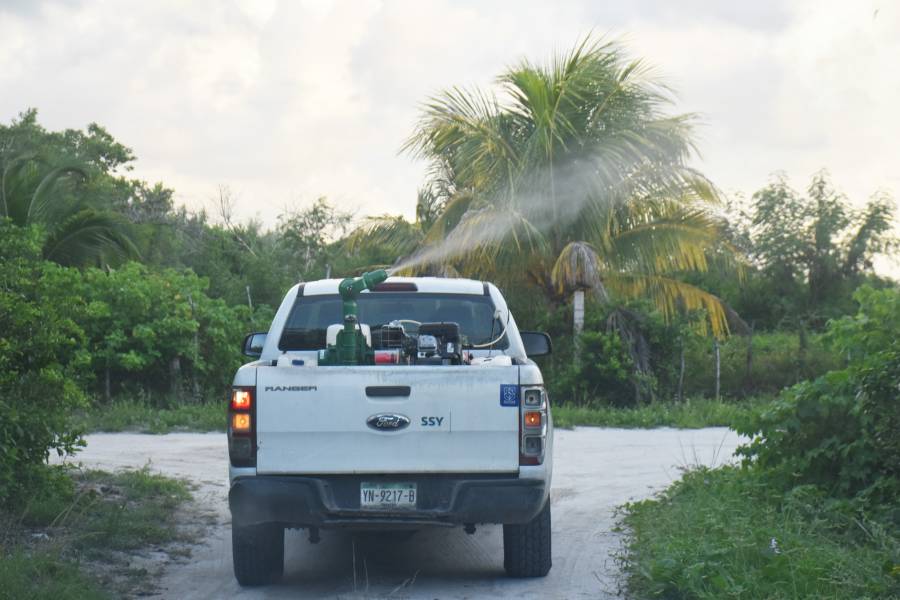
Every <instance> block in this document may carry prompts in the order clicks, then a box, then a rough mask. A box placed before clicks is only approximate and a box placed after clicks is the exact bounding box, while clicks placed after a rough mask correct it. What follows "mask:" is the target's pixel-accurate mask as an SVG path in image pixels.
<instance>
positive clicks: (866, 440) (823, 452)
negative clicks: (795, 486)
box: [738, 287, 900, 495]
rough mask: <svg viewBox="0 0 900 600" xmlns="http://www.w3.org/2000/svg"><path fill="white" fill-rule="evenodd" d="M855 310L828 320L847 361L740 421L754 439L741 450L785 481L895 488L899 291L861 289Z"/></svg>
mask: <svg viewBox="0 0 900 600" xmlns="http://www.w3.org/2000/svg"><path fill="white" fill-rule="evenodd" d="M855 298H856V300H857V302H859V304H860V307H859V312H858V314H857V315H856V316H852V317H844V318H842V319H839V320H837V321H833V322H832V323H830V324H829V328H828V338H829V341H830V343H831V344H833V345H834V346H835V347H836V348H837V349H838V351H839V352H840V353H841V354H842V355H844V356H846V357H847V361H848V363H847V366H846V368H843V369H840V370H835V371H831V372H829V373H827V374H826V375H823V376H822V377H819V378H818V379H816V380H814V381H810V382H804V383H801V384H798V385H797V386H795V387H794V388H792V389H790V390H789V391H788V392H787V393H785V394H784V396H783V398H782V399H781V400H780V401H779V402H777V403H776V404H775V405H774V407H773V409H772V410H770V411H766V412H764V413H763V414H762V415H760V416H758V417H756V418H753V419H750V420H749V421H748V422H747V423H745V424H744V425H742V426H741V427H739V428H738V429H739V431H740V432H741V433H743V434H745V435H749V436H753V441H752V443H751V444H749V445H748V446H746V447H744V448H743V449H742V450H741V452H742V453H743V454H744V455H745V456H746V457H747V458H748V460H750V461H753V462H754V463H755V464H756V465H758V466H759V467H761V468H763V469H767V470H769V471H771V472H773V473H776V474H779V475H781V476H782V477H784V478H785V479H787V480H788V481H789V482H790V483H812V484H817V485H820V486H823V487H825V488H826V489H828V490H829V491H830V492H831V493H836V494H841V495H852V494H856V493H859V492H862V491H873V492H877V493H878V494H879V495H882V494H888V495H889V494H891V493H896V492H897V491H900V484H898V476H900V470H898V463H900V444H898V442H897V431H898V429H897V424H898V421H900V417H898V413H900V393H898V392H900V389H898V381H900V378H898V374H900V290H896V289H893V290H875V289H872V288H869V287H862V288H860V289H859V290H858V291H857V292H856V294H855Z"/></svg>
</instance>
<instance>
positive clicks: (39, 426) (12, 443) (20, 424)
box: [0, 221, 90, 505]
mask: <svg viewBox="0 0 900 600" xmlns="http://www.w3.org/2000/svg"><path fill="white" fill-rule="evenodd" d="M39 252H40V232H38V231H36V230H34V229H21V228H17V227H15V226H12V225H10V224H9V222H8V221H6V222H0V415H2V418H0V505H2V504H4V503H6V502H9V501H11V500H12V499H14V498H16V497H17V496H21V495H22V494H24V493H25V491H26V490H27V489H28V487H29V485H31V484H33V483H34V481H35V479H37V478H40V477H41V476H42V466H43V463H44V462H45V461H46V459H47V456H48V454H49V453H50V451H56V452H59V453H60V454H63V453H71V452H73V451H74V450H75V449H76V447H77V446H78V445H79V443H80V440H79V436H78V433H77V432H76V431H74V430H73V429H72V428H71V427H70V425H69V423H68V414H69V413H70V412H71V411H72V410H73V409H76V408H78V407H79V406H83V405H84V403H85V397H84V394H83V393H82V392H81V389H80V387H79V385H78V383H79V381H82V380H83V375H84V371H85V368H86V367H87V365H88V363H89V361H90V357H89V356H88V354H87V352H86V351H85V349H84V333H83V331H82V330H81V328H80V327H79V326H78V325H77V324H76V323H75V321H74V320H73V317H77V306H75V304H76V303H75V302H73V299H72V298H71V297H69V296H68V295H67V294H68V293H69V290H70V289H71V287H72V285H73V283H75V282H77V271H74V272H73V271H72V270H70V269H64V268H61V267H58V266H56V265H54V264H51V263H48V262H45V261H43V260H42V259H41V257H40V254H39Z"/></svg>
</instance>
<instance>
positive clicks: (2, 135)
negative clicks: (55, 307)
mask: <svg viewBox="0 0 900 600" xmlns="http://www.w3.org/2000/svg"><path fill="white" fill-rule="evenodd" d="M36 119H37V113H36V112H35V111H33V110H32V111H28V112H26V113H24V114H23V115H22V116H21V117H20V119H19V120H18V121H14V122H13V123H12V125H10V126H8V127H7V126H3V127H0V217H7V218H9V219H11V220H12V222H13V223H14V224H16V225H18V226H20V227H27V226H30V225H37V226H40V227H41V228H42V229H43V230H44V231H45V233H46V237H45V240H44V243H43V250H42V253H43V256H44V257H45V258H46V259H48V260H51V261H53V262H57V263H59V264H63V265H79V266H81V265H89V264H99V263H104V262H109V261H116V260H118V259H121V258H127V257H133V256H136V255H137V249H136V247H135V245H134V243H133V242H132V240H131V232H130V230H129V228H128V226H127V223H126V222H125V220H124V219H122V218H121V217H120V216H118V215H117V214H116V213H115V212H113V211H112V210H111V205H110V203H111V201H112V199H113V198H114V197H116V196H117V195H121V194H122V193H126V191H127V187H128V186H127V185H126V184H124V183H123V182H121V181H119V180H117V179H116V178H114V177H112V176H111V175H110V173H111V171H112V170H114V169H116V168H118V167H120V166H121V165H123V164H124V163H125V162H127V161H129V160H131V154H130V151H129V150H127V148H125V147H124V146H121V145H119V144H117V143H115V142H114V141H113V140H112V138H111V136H109V134H108V133H106V131H105V130H103V129H102V128H100V127H99V126H97V125H91V126H90V127H89V128H88V132H87V134H85V133H83V132H80V131H74V130H67V131H66V132H63V133H62V134H59V133H47V132H46V131H44V129H43V128H41V127H40V126H39V125H37V121H36Z"/></svg>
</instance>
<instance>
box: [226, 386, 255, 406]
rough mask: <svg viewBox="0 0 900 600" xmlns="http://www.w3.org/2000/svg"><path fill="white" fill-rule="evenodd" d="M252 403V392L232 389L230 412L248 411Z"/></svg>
mask: <svg viewBox="0 0 900 600" xmlns="http://www.w3.org/2000/svg"><path fill="white" fill-rule="evenodd" d="M252 403H253V390H252V389H248V388H234V389H233V390H231V410H250V405H251V404H252Z"/></svg>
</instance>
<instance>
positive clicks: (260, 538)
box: [228, 271, 553, 585]
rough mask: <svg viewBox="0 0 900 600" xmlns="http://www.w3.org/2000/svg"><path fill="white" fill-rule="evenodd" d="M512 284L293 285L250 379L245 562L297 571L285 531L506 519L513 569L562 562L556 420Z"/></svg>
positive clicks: (238, 515)
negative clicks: (554, 484) (553, 547)
mask: <svg viewBox="0 0 900 600" xmlns="http://www.w3.org/2000/svg"><path fill="white" fill-rule="evenodd" d="M549 352H550V339H549V337H548V336H547V335H546V334H543V333H538V332H524V331H522V332H520V331H519V330H518V328H517V327H516V322H515V319H514V318H513V317H512V315H511V314H510V312H509V310H508V308H507V305H506V302H505V301H504V299H503V296H502V295H501V294H500V291H499V290H498V289H497V288H496V287H495V286H494V285H492V284H490V283H483V282H481V281H473V280H467V279H443V278H430V277H424V278H401V277H392V278H390V279H387V274H386V273H385V272H384V271H379V272H375V273H367V274H365V275H364V276H363V277H360V278H354V279H346V280H343V281H339V280H322V281H314V282H308V283H304V284H299V285H296V286H294V287H293V288H291V290H290V291H289V292H288V294H287V296H285V298H284V301H283V302H282V303H281V307H280V308H279V309H278V313H277V314H276V315H275V318H274V320H273V321H272V325H271V327H270V328H269V331H268V332H267V333H255V334H250V335H249V336H247V338H246V340H245V342H244V353H245V354H247V355H248V356H253V357H255V358H256V359H257V360H255V361H254V362H251V363H248V364H246V365H244V366H242V367H241V368H240V369H239V370H238V371H237V374H236V375H235V377H234V387H233V390H232V394H231V400H230V403H229V419H228V420H229V422H228V441H229V459H230V480H231V490H230V492H229V496H228V500H229V506H230V509H231V514H232V548H233V559H234V573H235V577H236V578H237V580H238V582H239V583H240V584H241V585H263V584H266V583H269V582H272V581H274V580H276V579H278V578H279V577H280V576H281V574H282V572H283V569H284V531H285V529H286V528H302V529H307V530H308V531H309V538H310V541H311V542H313V543H315V542H317V541H318V540H319V531H320V529H334V528H344V529H350V530H385V531H403V530H405V531H415V530H417V529H421V528H425V527H433V526H439V527H450V526H456V525H462V526H464V527H465V530H466V532H467V533H472V532H474V531H475V525H476V524H481V523H501V524H503V554H504V567H505V569H506V572H507V574H508V575H510V576H513V577H541V576H544V575H546V574H547V572H548V571H549V570H550V566H551V555H550V554H551V553H550V500H549V493H550V478H551V473H552V455H553V422H552V418H551V414H550V405H549V401H548V398H547V393H546V391H545V389H544V386H543V383H544V382H543V378H542V376H541V372H540V370H539V369H538V367H537V365H535V363H534V362H533V361H532V360H531V357H533V356H538V355H541V354H548V353H549Z"/></svg>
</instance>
